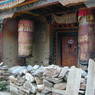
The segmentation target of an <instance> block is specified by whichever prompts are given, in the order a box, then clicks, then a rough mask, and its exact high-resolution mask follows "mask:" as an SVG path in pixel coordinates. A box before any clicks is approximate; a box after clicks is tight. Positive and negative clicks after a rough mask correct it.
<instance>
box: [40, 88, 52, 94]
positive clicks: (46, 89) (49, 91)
mask: <svg viewBox="0 0 95 95" xmlns="http://www.w3.org/2000/svg"><path fill="white" fill-rule="evenodd" d="M41 95H52V89H48V88H47V87H45V88H44V90H43V91H42V94H41Z"/></svg>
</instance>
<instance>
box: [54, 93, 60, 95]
mask: <svg viewBox="0 0 95 95" xmlns="http://www.w3.org/2000/svg"><path fill="white" fill-rule="evenodd" d="M52 95H62V94H58V93H52Z"/></svg>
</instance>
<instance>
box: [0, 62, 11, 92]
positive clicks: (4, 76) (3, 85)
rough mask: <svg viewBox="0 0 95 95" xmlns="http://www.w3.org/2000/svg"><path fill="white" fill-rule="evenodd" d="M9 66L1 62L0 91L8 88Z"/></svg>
mask: <svg viewBox="0 0 95 95" xmlns="http://www.w3.org/2000/svg"><path fill="white" fill-rule="evenodd" d="M9 75H10V73H9V72H8V67H7V66H5V65H4V63H3V62H1V63H0V91H3V90H8V85H9V79H8V77H9Z"/></svg>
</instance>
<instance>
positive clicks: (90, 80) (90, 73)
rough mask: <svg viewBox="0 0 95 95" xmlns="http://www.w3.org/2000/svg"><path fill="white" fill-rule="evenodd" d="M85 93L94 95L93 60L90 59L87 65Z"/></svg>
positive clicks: (94, 68)
mask: <svg viewBox="0 0 95 95" xmlns="http://www.w3.org/2000/svg"><path fill="white" fill-rule="evenodd" d="M85 95H95V62H94V61H93V60H92V59H90V60H89V67H88V79H87V86H86V94H85Z"/></svg>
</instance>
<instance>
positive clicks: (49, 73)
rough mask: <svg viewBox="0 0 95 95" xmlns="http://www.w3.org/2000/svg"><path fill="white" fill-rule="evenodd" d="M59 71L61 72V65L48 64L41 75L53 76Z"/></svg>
mask: <svg viewBox="0 0 95 95" xmlns="http://www.w3.org/2000/svg"><path fill="white" fill-rule="evenodd" d="M60 72H61V67H59V66H56V65H50V66H48V67H46V68H45V71H44V73H43V75H44V77H50V78H55V77H57V76H58V75H59V74H60Z"/></svg>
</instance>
